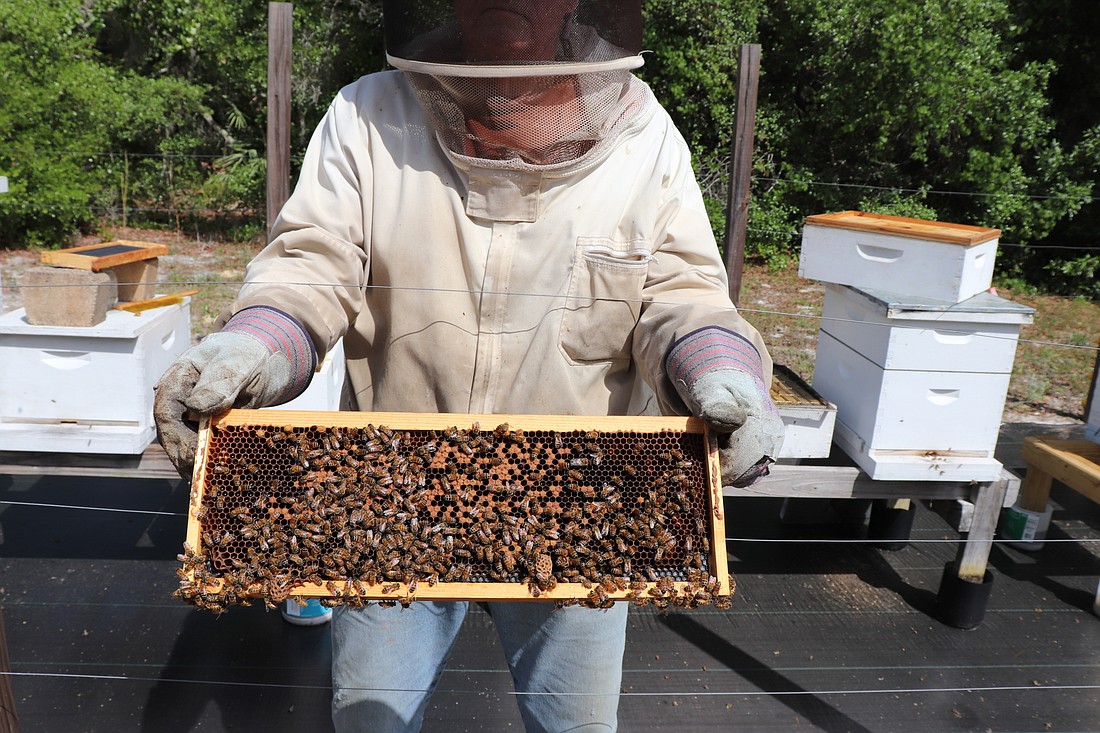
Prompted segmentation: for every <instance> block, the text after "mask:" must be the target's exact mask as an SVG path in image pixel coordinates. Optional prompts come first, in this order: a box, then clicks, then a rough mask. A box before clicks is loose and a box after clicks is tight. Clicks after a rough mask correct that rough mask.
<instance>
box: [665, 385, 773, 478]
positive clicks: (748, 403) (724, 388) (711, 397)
mask: <svg viewBox="0 0 1100 733" xmlns="http://www.w3.org/2000/svg"><path fill="white" fill-rule="evenodd" d="M761 385H762V382H761V381H760V380H759V379H758V378H756V377H753V376H752V375H750V374H747V373H746V372H740V371H734V370H722V371H715V372H708V373H707V374H704V375H703V376H701V377H699V378H698V379H697V380H695V381H694V382H693V383H692V384H691V387H690V388H687V386H686V385H685V384H684V383H683V382H680V383H678V384H677V387H678V388H680V389H679V391H680V396H681V397H682V398H683V400H684V404H686V405H687V406H688V409H690V410H691V414H693V415H695V416H696V417H700V418H702V419H703V420H704V421H706V423H707V425H709V426H710V428H711V429H712V430H714V431H716V432H718V433H719V436H718V460H719V462H720V463H721V465H722V485H723V486H736V487H738V488H741V487H744V486H748V485H750V484H752V483H754V482H755V481H756V480H757V479H758V478H761V477H762V476H766V475H767V474H768V465H770V464H771V463H773V462H774V461H775V457H776V456H777V455H779V449H780V448H781V447H782V445H783V418H781V417H780V416H779V412H778V411H776V409H775V405H774V404H773V403H772V400H771V396H770V395H769V394H767V393H765V392H764V391H763V390H762V389H761Z"/></svg>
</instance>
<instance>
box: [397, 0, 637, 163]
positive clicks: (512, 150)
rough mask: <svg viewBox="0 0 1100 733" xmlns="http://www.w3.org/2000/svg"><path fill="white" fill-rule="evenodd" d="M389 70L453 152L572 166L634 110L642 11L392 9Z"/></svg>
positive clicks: (520, 2)
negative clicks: (405, 82)
mask: <svg viewBox="0 0 1100 733" xmlns="http://www.w3.org/2000/svg"><path fill="white" fill-rule="evenodd" d="M384 12H385V16H384V17H385V21H386V44H387V51H388V56H389V59H390V62H391V63H392V64H393V65H394V66H396V67H397V68H399V69H402V70H404V71H405V72H406V73H407V74H408V77H409V79H410V81H411V82H412V84H413V86H414V88H415V89H416V91H417V94H418V95H419V98H420V101H421V103H422V105H423V106H424V109H425V110H426V111H427V112H428V115H429V117H430V118H431V119H432V122H433V123H434V125H435V127H436V130H437V132H438V133H439V137H440V140H441V141H442V142H443V143H444V144H445V145H446V146H447V147H448V148H449V149H451V150H452V151H453V152H455V153H457V154H459V155H463V156H468V157H470V158H476V159H478V160H479V161H480V162H481V163H482V164H488V165H495V166H498V167H507V168H517V167H519V168H522V167H529V166H532V165H534V166H542V165H552V164H561V163H567V162H569V161H571V160H575V159H577V158H579V157H581V156H583V155H584V154H585V153H587V152H589V151H591V150H592V149H593V148H594V147H596V146H598V144H599V143H600V141H601V140H603V139H606V138H607V137H608V136H609V135H611V134H612V133H613V131H614V130H615V129H616V128H617V127H618V126H621V124H622V123H623V122H625V121H627V120H628V119H630V118H632V116H633V115H632V113H633V112H634V111H635V110H636V109H637V108H639V106H640V105H639V100H640V96H641V95H640V94H639V93H638V91H637V87H636V86H632V85H631V83H630V80H631V75H630V72H629V70H630V69H632V68H635V67H637V66H640V65H641V63H642V62H641V57H640V56H639V55H638V54H639V53H640V48H641V3H640V0H633V1H632V2H626V1H624V0H446V2H438V1H431V0H426V1H422V2H408V0H404V1H402V2H398V1H397V0H388V1H387V2H386V4H385V10H384Z"/></svg>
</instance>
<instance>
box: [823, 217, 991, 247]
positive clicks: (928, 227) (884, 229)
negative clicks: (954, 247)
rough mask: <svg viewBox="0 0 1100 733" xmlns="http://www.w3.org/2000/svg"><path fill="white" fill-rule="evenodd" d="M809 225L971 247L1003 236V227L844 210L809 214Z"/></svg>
mask: <svg viewBox="0 0 1100 733" xmlns="http://www.w3.org/2000/svg"><path fill="white" fill-rule="evenodd" d="M806 224H816V225H817V226H823V227H836V228H839V229H854V230H856V231H863V232H876V233H878V234H892V235H894V236H897V237H909V238H913V239H927V240H929V241H932V242H943V243H945V244H958V245H962V246H971V245H975V244H981V243H982V242H988V241H989V240H991V239H996V238H998V237H999V236H1001V230H1000V229H990V228H988V227H979V226H972V225H970V224H950V223H946V222H941V221H926V220H924V219H910V218H908V217H904V216H889V215H886V214H868V213H865V212H862V211H840V212H837V213H834V214H814V215H813V216H808V217H806Z"/></svg>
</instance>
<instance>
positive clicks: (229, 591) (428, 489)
mask: <svg viewBox="0 0 1100 733" xmlns="http://www.w3.org/2000/svg"><path fill="white" fill-rule="evenodd" d="M702 446H703V436H701V435H698V434H691V433H680V432H661V433H644V434H641V433H634V432H610V431H608V432H599V431H595V430H588V431H585V430H575V431H561V432H559V431H553V430H529V431H522V430H513V429H511V428H510V427H509V426H508V425H507V424H502V425H499V426H497V427H496V428H495V429H493V430H482V429H481V428H480V426H479V425H478V424H477V423H474V425H473V426H472V427H471V428H469V429H459V428H458V427H451V428H449V429H445V430H427V429H423V430H420V429H418V430H393V429H391V428H388V427H386V426H379V427H375V426H373V425H367V426H366V427H325V426H312V427H294V426H287V427H282V428H279V427H271V426H256V425H243V426H232V425H225V426H220V427H216V428H214V429H212V430H211V432H210V436H209V444H208V448H207V457H206V470H205V480H204V484H203V486H202V487H201V488H202V501H201V503H200V504H199V506H198V507H197V508H196V509H194V519H195V520H196V521H197V522H198V526H199V530H200V532H199V536H200V542H199V546H197V547H192V546H189V545H185V546H184V552H183V554H181V555H180V556H179V559H180V560H181V562H182V563H183V565H182V567H181V568H180V569H179V571H178V574H179V577H180V584H179V588H178V589H177V591H176V593H175V595H176V596H177V597H179V598H181V599H183V600H185V601H187V602H189V603H192V604H194V605H197V606H200V607H203V608H207V609H210V610H213V611H215V612H219V613H220V612H221V611H224V610H225V609H226V608H227V607H228V606H230V605H234V604H247V603H250V602H251V601H252V600H253V599H255V598H262V599H263V600H264V602H265V603H266V604H267V605H268V606H269V607H271V608H274V607H276V606H278V605H279V604H281V603H283V602H284V601H285V600H286V599H287V598H294V599H295V600H298V601H299V602H301V603H304V600H303V599H302V597H301V595H300V591H298V589H300V587H301V586H302V585H303V584H306V583H313V584H316V585H318V586H323V587H324V588H325V589H326V590H327V591H328V593H330V594H331V595H330V596H323V597H322V598H321V602H322V603H324V604H326V605H337V604H348V605H353V606H361V605H364V604H365V603H368V602H370V599H374V600H375V601H377V602H379V603H381V604H383V605H388V606H393V605H397V604H401V605H404V606H407V605H408V604H409V603H411V602H412V601H414V600H415V599H416V597H417V592H418V589H422V588H424V587H425V586H428V587H434V586H435V585H436V584H438V583H521V584H523V585H525V586H526V589H527V593H528V594H529V596H530V597H533V598H539V597H542V596H544V595H545V594H547V593H549V592H550V591H552V590H554V589H555V588H557V587H558V585H559V584H563V583H575V584H577V585H576V586H563V589H564V588H572V587H576V588H577V589H578V592H577V593H576V594H574V595H575V596H576V597H569V598H565V599H563V598H562V597H561V596H562V594H561V593H560V592H559V593H557V594H555V601H556V602H557V603H559V604H562V605H572V604H581V605H585V606H589V607H593V608H600V607H607V606H609V605H610V604H612V603H614V602H615V600H616V599H618V600H629V601H633V602H634V603H635V604H637V605H647V604H654V605H656V606H658V607H660V608H668V607H669V606H673V605H674V606H678V607H685V608H694V607H697V606H700V605H707V604H712V603H713V604H715V605H717V606H719V607H727V606H728V604H729V600H730V597H729V592H728V591H726V592H723V591H725V589H723V588H722V587H721V585H720V583H719V582H718V581H717V579H716V578H715V577H714V575H713V574H712V572H711V570H710V568H709V562H710V561H709V557H710V550H711V547H710V537H709V525H708V521H707V518H708V511H709V510H708V501H707V491H708V488H707V481H706V465H705V462H704V461H703V460H701V459H700V458H698V456H701V455H704V451H703V447H702ZM296 591H298V592H297V593H296Z"/></svg>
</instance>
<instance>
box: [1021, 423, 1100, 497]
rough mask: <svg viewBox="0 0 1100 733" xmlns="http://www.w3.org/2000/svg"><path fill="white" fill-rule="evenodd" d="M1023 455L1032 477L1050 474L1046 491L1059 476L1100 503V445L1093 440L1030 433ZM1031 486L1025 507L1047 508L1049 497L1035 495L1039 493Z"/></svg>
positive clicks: (1025, 440) (1026, 439) (1068, 484)
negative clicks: (1033, 474) (1037, 497)
mask: <svg viewBox="0 0 1100 733" xmlns="http://www.w3.org/2000/svg"><path fill="white" fill-rule="evenodd" d="M1020 454H1021V456H1022V457H1023V459H1024V460H1025V461H1027V463H1028V476H1029V477H1031V475H1032V472H1033V471H1035V472H1038V473H1039V474H1041V475H1042V476H1045V477H1048V478H1046V479H1045V481H1046V483H1047V488H1046V493H1049V491H1050V488H1049V486H1050V485H1049V481H1050V478H1055V479H1057V480H1059V481H1061V482H1062V483H1064V484H1065V485H1066V486H1068V487H1070V488H1071V489H1073V490H1074V491H1076V492H1078V493H1080V494H1083V495H1084V496H1087V497H1088V498H1090V499H1092V500H1093V501H1095V502H1100V444H1097V443H1093V442H1092V441H1091V440H1060V439H1057V438H1050V437H1043V436H1030V437H1028V438H1025V439H1024V445H1023V448H1022V449H1021V450H1020ZM1027 488H1028V489H1029V490H1028V492H1027V494H1026V498H1027V505H1026V506H1024V507H1023V508H1025V509H1027V510H1029V511H1040V512H1041V511H1043V510H1044V509H1045V508H1046V501H1045V497H1042V499H1041V500H1040V499H1036V498H1035V497H1034V496H1033V494H1034V493H1036V492H1034V491H1033V490H1030V487H1027ZM1034 507H1038V508H1037V509H1036V508H1034Z"/></svg>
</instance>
